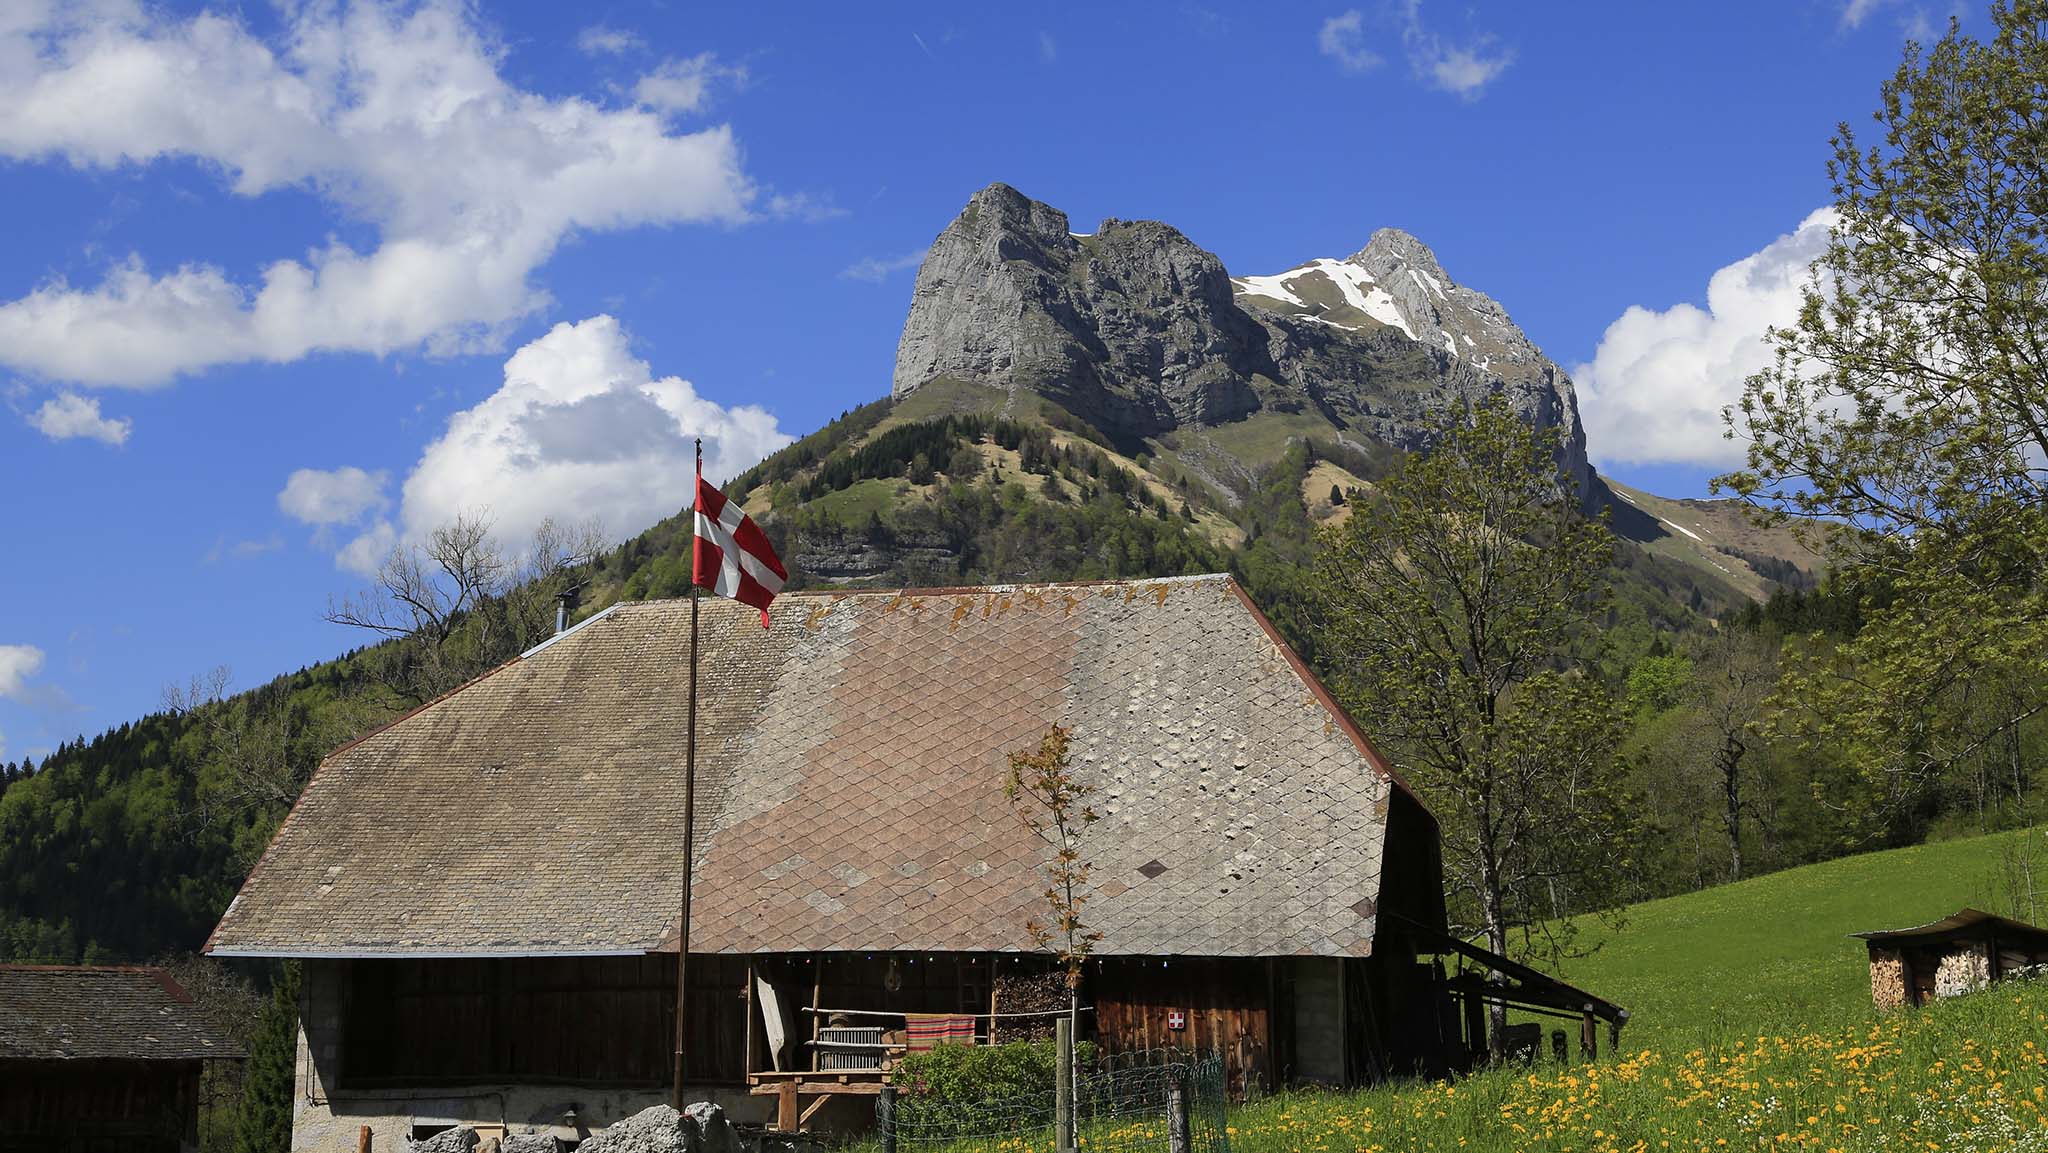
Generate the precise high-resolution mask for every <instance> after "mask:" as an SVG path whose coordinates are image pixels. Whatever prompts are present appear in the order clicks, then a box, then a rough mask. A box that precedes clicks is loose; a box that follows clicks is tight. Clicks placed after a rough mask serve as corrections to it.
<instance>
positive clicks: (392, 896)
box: [209, 576, 1433, 956]
mask: <svg viewBox="0 0 2048 1153" xmlns="http://www.w3.org/2000/svg"><path fill="white" fill-rule="evenodd" d="M702 613H703V640H702V646H703V647H702V660H701V670H702V671H701V682H700V697H699V700H700V716H699V721H698V723H699V745H698V810H697V813H698V818H697V819H698V832H699V836H698V840H697V844H698V850H699V851H698V858H697V871H696V886H695V890H694V893H695V895H694V907H693V913H692V917H691V949H692V951H693V952H697V951H705V952H743V953H752V952H777V951H831V950H890V949H916V950H963V951H1002V950H1012V949H1028V948H1030V947H1031V943H1030V940H1029V937H1028V934H1027V932H1026V930H1025V923H1026V922H1027V920H1029V919H1031V918H1032V917H1033V916H1034V915H1040V916H1042V914H1043V909H1042V903H1043V898H1042V896H1041V892H1042V890H1043V888H1044V879H1043V873H1042V868H1041V866H1042V864H1043V862H1044V860H1045V857H1046V853H1047V850H1046V848H1045V846H1044V845H1043V844H1042V843H1040V842H1039V841H1037V840H1036V839H1034V838H1033V836H1032V835H1031V834H1030V833H1029V832H1028V831H1027V830H1026V829H1025V828H1024V827H1023V826H1022V823H1021V822H1020V820H1019V817H1018V815H1017V813H1016V811H1015V810H1014V809H1013V808H1012V806H1011V805H1010V804H1009V802H1007V801H1006V800H1005V798H1004V795H1003V790H1002V783H1003V779H1004V776H1005V770H1006V768H1007V757H1008V754H1010V753H1012V752H1015V751H1018V750H1022V749H1027V748H1030V747H1033V746H1034V745H1035V744H1036V742H1037V741H1038V739H1039V738H1040V736H1041V735H1042V734H1043V733H1044V732H1045V730H1046V729H1047V727H1048V726H1050V725H1052V724H1055V723H1060V724H1065V725H1067V726H1069V727H1070V728H1071V729H1072V733H1073V745H1072V748H1073V756H1074V758H1075V764H1076V766H1077V768H1078V769H1079V770H1080V772H1081V773H1082V774H1083V775H1084V777H1085V778H1086V779H1088V780H1090V781H1092V782H1093V783H1094V785H1095V786H1096V788H1097V790H1098V791H1097V793H1096V794H1095V795H1094V796H1093V797H1092V798H1091V800H1092V801H1093V802H1094V803H1095V806H1096V807H1097V808H1098V809H1099V810H1100V811H1101V813H1102V817H1103V819H1102V820H1101V822H1100V823H1098V824H1096V825H1094V826H1092V827H1091V828H1090V830H1089V832H1088V833H1087V837H1088V840H1087V855H1088V856H1089V858H1090V860H1091V863H1092V864H1093V868H1094V871H1093V893H1094V898H1093V901H1092V903H1090V904H1089V905H1088V906H1087V920H1088V922H1089V923H1090V925H1091V926H1092V927H1094V928H1096V929H1099V930H1100V931H1102V933H1103V934H1104V939H1103V940H1102V942H1101V943H1100V945H1099V949H1100V951H1101V952H1104V953H1110V954H1116V953H1122V954H1183V955H1212V956H1228V955H1281V954H1321V955H1346V954H1351V955H1362V954H1365V953H1368V952H1370V950H1371V947H1372V939H1373V930H1374V924H1375V910H1376V906H1377V901H1378V898H1379V880H1380V862H1381V852H1382V847H1383V844H1384V833H1385V825H1386V820H1387V814H1388V809H1389V799H1390V791H1391V790H1392V789H1393V788H1395V787H1398V785H1397V782H1396V781H1395V780H1394V778H1393V776H1392V774H1391V773H1389V772H1388V771H1387V769H1386V768H1385V766H1384V763H1383V762H1381V761H1379V760H1378V757H1377V754H1375V753H1374V752H1373V751H1372V750H1371V748H1370V746H1369V745H1368V744H1367V743H1366V741H1365V739H1364V737H1363V736H1362V735H1360V734H1359V733H1358V731H1357V729H1356V727H1355V726H1353V725H1352V723H1351V721H1350V718H1348V717H1347V716H1345V715H1344V713H1343V712H1342V711H1341V710H1339V709H1337V708H1336V706H1335V705H1334V704H1333V703H1332V702H1331V700H1330V699H1329V697H1328V695H1327V694H1326V693H1325V692H1324V691H1323V690H1322V689H1321V687H1320V686H1319V685H1317V684H1316V683H1315V682H1314V678H1313V677H1311V676H1310V675H1309V674H1308V673H1307V671H1306V669H1305V668H1304V667H1303V666H1302V665H1301V664H1300V662H1299V661H1298V660H1297V659H1296V658H1295V657H1294V655H1293V654H1292V653H1291V652H1290V651H1288V650H1287V648H1286V647H1285V646H1284V645H1283V644H1282V643H1281V642H1280V641H1279V639H1278V637H1277V635H1276V634H1275V633H1274V632H1273V631H1272V629H1271V626H1270V625H1269V624H1267V623H1266V621H1265V618H1264V617H1263V616H1261V615H1260V614H1259V613H1258V611H1257V610H1256V609H1255V608H1254V607H1253V606H1252V605H1251V602H1250V601H1249V599H1247V598H1246V597H1245V596H1244V594H1243V593H1242V591H1241V590H1239V589H1238V588H1237V586H1236V585H1235V583H1233V582H1232V581H1231V580H1230V579H1229V578H1227V577H1221V576H1211V577H1192V578H1176V579H1167V580H1152V581H1130V582H1111V583H1098V584H1066V585H1036V586H1014V587H1011V586H1005V587H995V588H969V589H950V590H925V591H909V592H857V593H802V594H788V595H785V596H783V597H781V598H779V599H778V600H777V601H776V602H775V606H774V610H773V612H772V614H771V621H772V626H771V627H770V628H769V629H767V630H765V631H764V630H763V629H762V628H761V626H760V624H759V619H758V616H757V614H756V613H755V612H754V610H752V609H748V608H746V607H745V606H742V605H739V604H737V603H734V602H730V601H724V600H717V599H712V598H706V599H705V601H704V602H703V606H702ZM689 621H690V606H689V602H688V601H662V602H647V603H628V604H621V605H617V606H614V607H613V608H612V609H610V610H608V611H606V612H605V613H603V614H600V615H599V616H597V617H594V618H592V619H591V620H589V621H586V622H584V623H583V624H581V625H579V626H578V627H577V628H575V629H572V630H570V631H569V632H567V633H564V634H562V635H561V636H559V637H557V638H555V639H554V640H552V641H550V642H549V643H547V644H545V645H542V646H540V647H538V648H536V649H535V650H533V651H531V652H529V653H528V654H526V655H525V656H524V657H522V658H521V659H518V660H515V661H513V662H511V663H510V664H508V665H505V666H503V667H501V668H500V669H498V670H496V671H495V672H493V673H491V674H489V675H487V676H485V677H483V678H481V679H479V680H477V681H475V682H472V683H471V684H470V685H468V686H466V687H464V688H463V689H461V690H458V691H457V692H455V693H453V694H451V695H449V696H447V697H445V698H443V699H441V700H439V701H436V702H434V703H432V704H430V705H428V706H426V707H425V708H422V709H420V710H418V711H416V712H414V713H413V714H411V715H410V716H408V717H405V718H403V719H401V720H400V721H398V722H397V723H395V724H393V725H391V726H389V727H387V728H385V729H383V730H381V731H379V732H377V733H374V734H372V735H370V736H368V737H366V738H364V739H362V740H360V741H357V742H356V743H354V744H352V745H349V746H345V747H344V748H342V749H341V750H339V751H337V752H336V753H335V754H334V755H332V756H331V757H329V758H328V759H327V761H326V762H325V763H324V764H323V765H322V766H321V768H320V769H319V771H318V772H317V773H316V774H315V775H314V777H313V780H312V782H311V783H310V784H309V785H308V786H307V787H306V790H305V793H304V795H303V796H302V797H301V798H300V800H299V802H298V804H297V806H296V807H295V808H294V809H293V811H292V813H291V815H290V816H289V817H288V818H287V819H286V821H285V823H284V825H283V827H282V828H281V829H280V830H279V831H278V834H277V836H276V839H275V840H274V842H273V843H272V845H271V846H270V848H269V850H268V852H266V854H265V855H264V857H263V860H262V861H261V862H260V863H259V864H258V865H257V867H256V869H255V870H254V872H253V873H252V874H251V875H250V877H249V879H248V881H247V883H246V884H245V885H244V886H243V888H242V892H241V894H240V895H239V896H238V897H236V899H235V901H234V902H233V904H231V905H230V906H229V908H228V911H227V913H226V914H225V915H224V916H223V917H222V919H221V922H220V925H219V927H218V928H217V929H216V930H215V933H214V936H213V939H212V941H211V942H210V944H209V948H210V950H211V951H212V952H215V953H217V954H225V955H235V954H240V955H297V956H399V955H413V956H423V955H424V956H434V955H493V954H498V955H512V954H526V955H532V954H573V953H605V952H638V951H646V950H654V949H661V948H667V949H673V948H674V947H675V945H674V941H673V934H674V929H675V925H676V910H677V904H678V898H679V896H680V890H681V869H680V868H679V860H678V858H679V851H680V846H681V842H682V836H681V823H682V818H681V809H682V805H681V795H680V794H681V788H680V786H681V779H682V767H683V758H684V744H683V742H684V719H685V709H686V700H687V677H688V663H689V660H688V658H689V643H690V642H689V637H690V624H689ZM1432 883H1433V881H1432Z"/></svg>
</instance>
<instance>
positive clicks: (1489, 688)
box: [1312, 400, 1633, 1055]
mask: <svg viewBox="0 0 2048 1153" xmlns="http://www.w3.org/2000/svg"><path fill="white" fill-rule="evenodd" d="M1555 447H1556V445H1555V437H1554V436H1553V435H1550V434H1548V433H1543V432H1538V431H1537V430H1535V429H1533V428H1531V427H1530V426H1529V425H1528V424H1526V423H1524V422H1523V421H1522V420H1520V419H1519V418H1518V417H1516V416H1515V414H1514V413H1513V412H1511V411H1509V410H1508V408H1507V407H1506V405H1505V404H1503V403H1501V402H1499V401H1498V400H1495V401H1491V402H1488V403H1486V404H1483V405H1481V406H1480V407H1479V408H1478V409H1477V410H1476V411H1474V412H1472V413H1471V414H1470V418H1469V423H1460V424H1457V425H1455V426H1453V427H1451V428H1449V429H1447V430H1446V433H1445V435H1444V438H1443V440H1442V442H1441V443H1440V444H1439V445H1438V446H1437V447H1436V448H1435V450H1434V451H1432V452H1430V453H1428V454H1411V455H1410V456H1409V457H1407V458H1406V460H1405V461H1404V463H1403V465H1402V467H1401V469H1400V470H1399V471H1398V472H1396V473H1395V474H1394V475H1393V476H1391V477H1389V478H1387V479H1386V480H1384V481H1382V482H1380V483H1379V484H1378V485H1376V486H1375V487H1374V488H1373V489H1372V490H1370V491H1369V492H1365V493H1361V494H1360V495H1359V496H1358V497H1357V498H1356V499H1354V500H1353V501H1352V504H1351V508H1352V513H1351V516H1350V518H1349V519H1348V520H1346V521H1345V522H1344V523H1343V524H1342V525H1339V526H1334V527H1330V528H1325V529H1323V530H1321V538H1320V545H1321V550H1320V552H1319V554H1318V556H1317V559H1316V565H1315V580H1314V587H1313V590H1312V592H1313V595H1314V597H1315V603H1316V610H1315V615H1316V618H1317V624H1318V627H1319V629H1320V633H1321V635H1320V638H1319V644H1320V645H1321V646H1322V651H1323V652H1324V654H1325V656H1326V658H1327V662H1326V663H1327V664H1328V665H1329V666H1331V667H1333V668H1334V669H1335V670H1336V677H1335V684H1334V686H1333V687H1335V688H1336V689H1337V691H1338V692H1339V693H1340V694H1341V695H1342V697H1343V699H1344V703H1345V705H1346V707H1347V708H1349V709H1350V710H1351V711H1352V712H1354V713H1355V714H1356V715H1358V716H1360V717H1369V718H1371V726H1372V730H1373V734H1374V738H1375V740H1377V741H1379V742H1380V743H1381V745H1382V747H1383V748H1384V749H1385V751H1387V752H1388V753H1389V754H1390V755H1391V756H1392V757H1393V759H1394V760H1395V761H1396V763H1397V765H1398V767H1399V768H1400V769H1401V771H1402V772H1403V773H1404V774H1405V775H1406V777H1407V778H1408V780H1409V781H1410V782H1411V783H1413V784H1414V786H1415V787H1416V789H1417V790H1418V791H1419V792H1420V793H1421V795H1422V797H1423V799H1424V800H1425V801H1426V802H1428V804H1429V805H1430V807H1431V808H1432V810H1433V811H1434V812H1435V813H1436V815H1437V817H1438V819H1439V820H1440V822H1441V824H1442V830H1443V850H1444V864H1445V872H1446V881H1447V884H1448V887H1449V890H1450V896H1451V898H1452V902H1453V910H1454V916H1462V917H1464V918H1469V920H1468V921H1467V923H1468V925H1470V927H1471V928H1472V929H1474V930H1476V931H1478V932H1479V933H1481V934H1483V935H1484V936H1485V938H1486V942H1487V944H1488V946H1489V947H1490V948H1492V949H1493V950H1494V951H1495V952H1498V953H1502V954H1516V953H1520V954H1528V953H1531V952H1550V953H1555V952H1557V951H1559V950H1561V949H1562V948H1563V947H1564V944H1565V942H1564V941H1563V940H1562V939H1561V938H1559V937H1558V936H1556V935H1554V934H1553V931H1552V930H1551V929H1546V928H1545V926H1552V927H1554V926H1556V925H1558V924H1559V923H1560V922H1559V921H1558V918H1560V917H1563V916H1566V915H1569V914H1572V913H1577V912H1582V911H1586V910H1589V909H1592V910H1598V909H1604V908H1608V907H1611V906H1612V905H1613V904H1614V903H1616V901H1617V899H1618V897H1619V894H1620V892H1621V887H1622V885H1623V884H1624V879H1625V878H1626V877H1627V876H1628V873H1629V862H1630V854H1631V852H1632V850H1633V844H1632V838H1631V832H1632V824H1631V820H1630V816H1629V814H1630V810H1629V807H1628V806H1627V804H1626V803H1625V789H1624V780H1625V773H1624V765H1623V761H1622V758H1621V756H1620V751H1619V750H1620V747H1621V741H1622V737H1623V734H1624V733H1625V731H1626V727H1627V720H1626V712H1625V710H1624V709H1623V707H1622V705H1621V703H1620V702H1618V701H1616V700H1614V699H1613V698H1612V697H1611V696H1610V694H1609V693H1608V692H1607V691H1606V689H1605V688H1604V686H1603V685H1602V683H1601V682H1600V680H1599V679H1598V678H1597V677H1595V676H1592V675H1588V674H1587V672H1586V671H1585V670H1582V668H1581V664H1580V661H1579V653H1580V651H1581V649H1582V648H1583V647H1584V644H1585V642H1586V641H1587V640H1588V639H1589V637H1590V635H1591V634H1592V633H1593V631H1594V622H1595V620H1596V614H1597V613H1598V612H1599V611H1600V607H1601V605H1602V601H1603V599H1604V595H1605V585H1604V574H1605V571H1606V565H1607V563H1608V560H1609V558H1610V557H1611V555H1612V552H1613V547H1614V546H1613V540H1612V538H1611V537H1610V536H1609V534H1608V532H1607V529H1606V528H1605V526H1603V525H1602V524H1600V523H1598V522H1596V521H1593V520H1589V519H1587V518H1586V517H1585V516H1583V515H1582V514H1581V513H1580V511H1579V502H1578V500H1577V494H1576V493H1575V492H1574V491H1572V486H1571V483H1570V480H1569V479H1568V477H1567V476H1566V475H1565V474H1564V473H1563V472H1562V471H1561V470H1560V469H1559V468H1558V466H1557V463H1556V455H1555ZM1493 1024H1494V1028H1493V1029H1492V1030H1491V1032H1492V1033H1493V1039H1494V1044H1495V1046H1496V1055H1497V1054H1498V1045H1499V1042H1500V1026H1501V1024H1502V1016H1501V1014H1500V1011H1499V1007H1498V1006H1495V1007H1494V1022H1493Z"/></svg>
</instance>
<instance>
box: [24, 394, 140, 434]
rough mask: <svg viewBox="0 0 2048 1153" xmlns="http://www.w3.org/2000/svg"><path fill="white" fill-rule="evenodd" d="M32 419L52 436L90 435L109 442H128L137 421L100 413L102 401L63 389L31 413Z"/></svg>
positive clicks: (32, 421)
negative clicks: (130, 432) (134, 422)
mask: <svg viewBox="0 0 2048 1153" xmlns="http://www.w3.org/2000/svg"><path fill="white" fill-rule="evenodd" d="M28 422H29V424H30V425H31V426H33V427H34V428H35V430H36V431H37V432H40V433H42V434H43V435H44V436H47V437H49V438H50V439H51V440H70V439H72V438H73V437H86V438H89V439H92V440H97V441H100V442H102V443H105V444H126V443H127V442H128V432H129V430H130V428H131V427H133V422H132V421H130V420H128V419H127V418H126V417H105V416H101V415H100V402H99V401H98V399H96V398H94V397H90V396H80V395H78V394H77V393H75V392H60V393H58V394H57V395H56V396H53V397H51V398H50V399H48V400H46V401H44V402H43V406H42V407H41V408H39V409H37V410H35V411H34V412H33V413H30V414H29V417H28Z"/></svg>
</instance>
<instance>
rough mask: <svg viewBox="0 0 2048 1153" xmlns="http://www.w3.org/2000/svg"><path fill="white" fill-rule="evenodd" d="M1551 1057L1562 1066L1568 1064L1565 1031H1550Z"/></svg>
mask: <svg viewBox="0 0 2048 1153" xmlns="http://www.w3.org/2000/svg"><path fill="white" fill-rule="evenodd" d="M1550 1055H1551V1056H1552V1057H1555V1058H1556V1059H1557V1063H1558V1064H1560V1065H1562V1064H1564V1063H1565V1062H1566V1060H1567V1058H1566V1056H1565V1046H1564V1030H1563V1029H1552V1030H1551V1031H1550Z"/></svg>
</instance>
